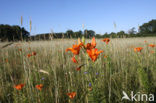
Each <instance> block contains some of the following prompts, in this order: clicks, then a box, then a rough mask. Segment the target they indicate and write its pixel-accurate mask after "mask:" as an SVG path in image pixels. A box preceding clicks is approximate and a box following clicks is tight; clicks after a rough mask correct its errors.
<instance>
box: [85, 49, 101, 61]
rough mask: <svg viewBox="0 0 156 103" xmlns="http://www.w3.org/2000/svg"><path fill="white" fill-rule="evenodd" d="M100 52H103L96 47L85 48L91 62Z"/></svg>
mask: <svg viewBox="0 0 156 103" xmlns="http://www.w3.org/2000/svg"><path fill="white" fill-rule="evenodd" d="M102 52H103V51H102V50H100V51H98V49H97V48H94V49H90V50H87V53H88V55H89V57H90V58H91V59H92V61H93V62H95V61H96V59H97V57H98V55H99V54H100V53H102Z"/></svg>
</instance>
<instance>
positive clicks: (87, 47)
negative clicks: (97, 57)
mask: <svg viewBox="0 0 156 103" xmlns="http://www.w3.org/2000/svg"><path fill="white" fill-rule="evenodd" d="M83 46H84V48H85V49H93V48H95V47H96V41H95V37H93V38H92V41H91V43H87V44H86V45H83Z"/></svg>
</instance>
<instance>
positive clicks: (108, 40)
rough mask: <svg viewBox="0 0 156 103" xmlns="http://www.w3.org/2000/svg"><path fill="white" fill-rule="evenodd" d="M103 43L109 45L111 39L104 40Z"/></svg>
mask: <svg viewBox="0 0 156 103" xmlns="http://www.w3.org/2000/svg"><path fill="white" fill-rule="evenodd" d="M102 41H103V42H105V43H106V44H108V43H109V42H110V39H109V38H104V39H103V40H102Z"/></svg>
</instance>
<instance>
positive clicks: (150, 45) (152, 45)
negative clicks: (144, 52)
mask: <svg viewBox="0 0 156 103" xmlns="http://www.w3.org/2000/svg"><path fill="white" fill-rule="evenodd" d="M148 46H149V47H152V48H154V47H155V46H156V45H154V44H149V45H148Z"/></svg>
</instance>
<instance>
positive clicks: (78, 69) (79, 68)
mask: <svg viewBox="0 0 156 103" xmlns="http://www.w3.org/2000/svg"><path fill="white" fill-rule="evenodd" d="M84 65H85V64H82V65H80V66H79V67H78V68H76V70H77V71H80V70H81V67H82V66H84Z"/></svg>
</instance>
